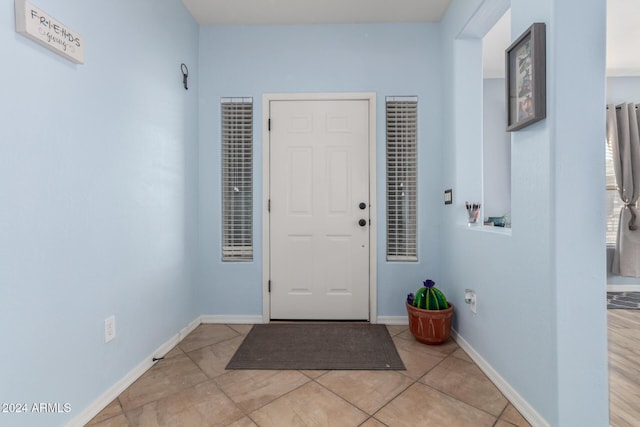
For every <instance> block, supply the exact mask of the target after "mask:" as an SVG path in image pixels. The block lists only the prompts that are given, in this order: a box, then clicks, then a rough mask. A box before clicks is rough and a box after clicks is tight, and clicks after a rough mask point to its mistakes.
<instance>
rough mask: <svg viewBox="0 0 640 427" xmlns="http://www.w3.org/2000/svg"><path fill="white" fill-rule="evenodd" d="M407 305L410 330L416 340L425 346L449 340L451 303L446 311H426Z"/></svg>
mask: <svg viewBox="0 0 640 427" xmlns="http://www.w3.org/2000/svg"><path fill="white" fill-rule="evenodd" d="M406 304H407V314H408V315H409V329H410V330H411V333H412V334H413V336H414V337H415V338H416V340H418V341H420V342H421V343H424V344H442V343H443V342H445V341H446V340H448V339H449V335H450V334H451V319H452V318H453V304H451V303H449V308H447V309H446V310H425V309H423V308H417V307H414V306H412V305H411V304H409V303H406Z"/></svg>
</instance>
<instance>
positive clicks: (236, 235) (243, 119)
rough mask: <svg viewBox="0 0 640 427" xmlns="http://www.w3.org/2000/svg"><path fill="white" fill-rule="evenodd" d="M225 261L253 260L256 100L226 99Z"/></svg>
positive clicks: (223, 110) (224, 172)
mask: <svg viewBox="0 0 640 427" xmlns="http://www.w3.org/2000/svg"><path fill="white" fill-rule="evenodd" d="M221 111H222V126H221V128H222V260H223V261H251V260H253V99H252V98H222V100H221Z"/></svg>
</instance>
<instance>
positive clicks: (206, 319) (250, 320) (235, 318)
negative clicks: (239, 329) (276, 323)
mask: <svg viewBox="0 0 640 427" xmlns="http://www.w3.org/2000/svg"><path fill="white" fill-rule="evenodd" d="M200 320H201V321H202V323H205V324H213V323H226V324H227V325H255V324H259V323H264V320H263V319H262V315H259V316H255V315H224V314H223V315H218V314H204V315H202V316H200Z"/></svg>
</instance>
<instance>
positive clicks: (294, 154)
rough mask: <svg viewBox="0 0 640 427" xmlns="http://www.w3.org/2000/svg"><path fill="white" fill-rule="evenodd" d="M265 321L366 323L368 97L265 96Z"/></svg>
mask: <svg viewBox="0 0 640 427" xmlns="http://www.w3.org/2000/svg"><path fill="white" fill-rule="evenodd" d="M269 114H270V116H269V117H270V128H271V131H270V133H269V135H270V141H269V146H270V167H269V170H270V177H269V178H270V196H269V199H270V218H269V227H270V232H269V235H270V242H269V243H270V247H269V250H270V260H271V265H270V280H271V292H270V304H271V307H270V312H271V319H343V320H344V319H352V320H356V319H358V320H369V240H370V237H369V231H370V226H369V212H370V206H369V101H368V100H299V101H298V100H296V101H271V102H270V103H269Z"/></svg>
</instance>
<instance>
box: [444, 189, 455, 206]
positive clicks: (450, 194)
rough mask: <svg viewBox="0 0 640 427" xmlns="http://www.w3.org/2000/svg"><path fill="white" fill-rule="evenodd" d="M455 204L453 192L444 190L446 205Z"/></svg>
mask: <svg viewBox="0 0 640 427" xmlns="http://www.w3.org/2000/svg"><path fill="white" fill-rule="evenodd" d="M452 203H453V190H452V189H451V188H449V189H448V190H444V204H445V205H450V204H452Z"/></svg>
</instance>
